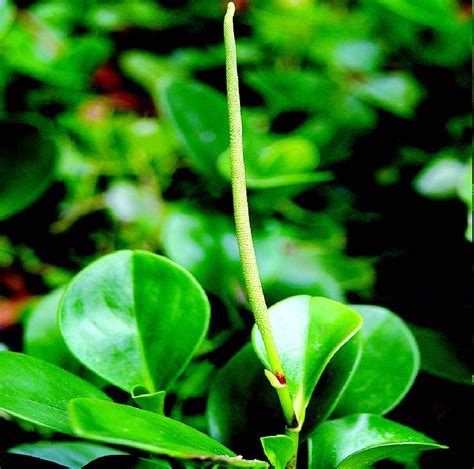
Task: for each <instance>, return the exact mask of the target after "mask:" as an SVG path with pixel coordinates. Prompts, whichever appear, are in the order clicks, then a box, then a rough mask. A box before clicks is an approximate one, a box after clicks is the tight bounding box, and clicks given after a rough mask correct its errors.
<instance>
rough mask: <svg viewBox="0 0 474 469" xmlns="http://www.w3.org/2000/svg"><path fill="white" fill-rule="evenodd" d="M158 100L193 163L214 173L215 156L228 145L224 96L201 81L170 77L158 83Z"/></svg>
mask: <svg viewBox="0 0 474 469" xmlns="http://www.w3.org/2000/svg"><path fill="white" fill-rule="evenodd" d="M159 97H160V98H159V101H160V105H161V106H162V109H163V111H164V113H165V115H166V116H167V117H168V118H169V119H170V122H171V123H172V124H173V126H174V128H175V130H176V132H177V134H178V136H179V138H180V140H181V142H182V144H183V146H184V148H185V150H186V152H187V156H188V157H189V158H190V159H191V161H192V162H193V165H194V166H195V167H196V169H197V170H198V171H200V172H201V173H203V174H205V175H207V176H212V177H217V178H218V179H220V176H219V173H218V171H217V167H216V165H217V159H218V157H219V155H220V154H221V153H223V152H224V151H225V150H226V149H227V148H228V147H229V124H228V115H227V103H226V99H225V97H224V96H223V95H222V94H221V93H219V92H217V91H215V90H214V89H212V88H210V87H208V86H205V85H203V84H200V83H197V82H191V81H184V80H173V79H170V80H168V81H167V82H166V83H164V84H163V85H162V86H161V87H160V93H159Z"/></svg>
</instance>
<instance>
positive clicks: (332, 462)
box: [308, 414, 446, 469]
mask: <svg viewBox="0 0 474 469" xmlns="http://www.w3.org/2000/svg"><path fill="white" fill-rule="evenodd" d="M308 446H309V467H311V468H312V469H333V468H338V469H364V468H367V467H370V466H372V464H374V463H376V462H377V461H381V460H382V459H386V458H390V457H393V456H396V455H401V454H406V453H412V452H418V451H425V450H430V449H442V448H446V447H445V446H442V445H439V444H438V443H436V442H435V441H434V440H432V439H431V438H428V437H427V436H425V435H423V434H421V433H418V432H417V431H415V430H412V429H411V428H408V427H405V426H403V425H400V424H398V423H395V422H392V421H390V420H387V419H385V418H383V417H380V416H378V415H370V414H356V415H349V416H347V417H344V418H341V419H338V420H330V421H328V422H326V423H324V424H322V425H321V426H320V427H318V428H317V430H316V431H315V432H314V433H313V435H312V436H311V438H310V439H309V445H308Z"/></svg>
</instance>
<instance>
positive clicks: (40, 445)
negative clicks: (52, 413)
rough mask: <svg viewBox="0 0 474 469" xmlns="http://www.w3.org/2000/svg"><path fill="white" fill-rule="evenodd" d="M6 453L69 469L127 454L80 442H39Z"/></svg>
mask: <svg viewBox="0 0 474 469" xmlns="http://www.w3.org/2000/svg"><path fill="white" fill-rule="evenodd" d="M8 452H9V453H13V454H22V455H24V456H31V457H33V458H37V459H42V460H44V461H51V462H54V463H56V464H60V465H62V466H65V467H68V468H71V469H81V468H82V467H83V466H85V465H86V464H89V463H90V462H92V461H94V460H96V459H98V458H101V457H104V456H111V455H125V454H127V453H125V451H120V450H118V449H115V448H109V447H107V446H103V445H98V444H96V443H86V442H82V441H80V442H79V441H61V442H53V441H39V442H37V443H27V444H24V445H19V446H15V447H14V448H10V449H9V450H8Z"/></svg>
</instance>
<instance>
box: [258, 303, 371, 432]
mask: <svg viewBox="0 0 474 469" xmlns="http://www.w3.org/2000/svg"><path fill="white" fill-rule="evenodd" d="M269 314H270V322H271V325H272V330H273V335H274V337H275V342H276V346H277V349H278V351H279V353H280V357H281V360H282V364H283V370H284V372H285V377H286V380H287V383H288V387H289V390H290V394H291V396H292V398H293V403H294V407H295V412H296V416H297V418H298V420H299V422H300V423H302V422H303V421H304V415H305V410H306V407H307V406H308V404H309V401H310V399H311V396H312V394H313V391H314V388H315V386H316V384H317V382H318V381H319V378H320V377H321V375H322V373H323V371H324V369H325V368H326V366H327V364H328V363H329V361H330V360H331V358H332V357H333V356H334V354H335V353H336V352H337V351H338V350H339V349H340V348H341V347H342V346H343V345H344V344H345V343H346V342H347V341H348V340H349V339H350V338H351V337H352V336H353V335H354V334H355V333H356V332H357V331H358V330H359V329H360V327H361V325H362V318H361V317H360V316H359V314H358V313H356V312H355V311H354V310H352V309H351V308H349V307H347V306H345V305H343V304H341V303H337V302H335V301H333V300H329V299H326V298H322V297H310V296H295V297H293V298H288V299H286V300H283V301H281V302H280V303H277V304H276V305H273V306H272V307H271V308H270V309H269ZM252 339H253V343H254V347H255V350H256V352H257V355H258V356H259V358H260V360H261V361H262V362H263V364H264V365H265V366H266V367H267V368H268V369H270V366H269V364H268V359H267V353H266V350H265V347H264V345H263V340H262V336H261V335H260V332H259V331H258V329H257V328H256V327H254V329H253V334H252Z"/></svg>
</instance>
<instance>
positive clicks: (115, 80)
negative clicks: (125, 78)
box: [92, 64, 123, 91]
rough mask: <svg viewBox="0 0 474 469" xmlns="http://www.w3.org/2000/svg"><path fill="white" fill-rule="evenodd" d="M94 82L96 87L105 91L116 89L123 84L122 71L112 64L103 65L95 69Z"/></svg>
mask: <svg viewBox="0 0 474 469" xmlns="http://www.w3.org/2000/svg"><path fill="white" fill-rule="evenodd" d="M92 83H93V85H94V86H95V87H96V88H99V89H100V90H103V91H115V90H119V89H120V88H122V86H123V82H122V77H121V76H120V73H119V72H118V71H117V70H115V69H114V68H113V67H112V66H111V65H110V64H105V65H102V67H100V68H98V69H97V70H96V71H95V73H94V76H93V77H92Z"/></svg>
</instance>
